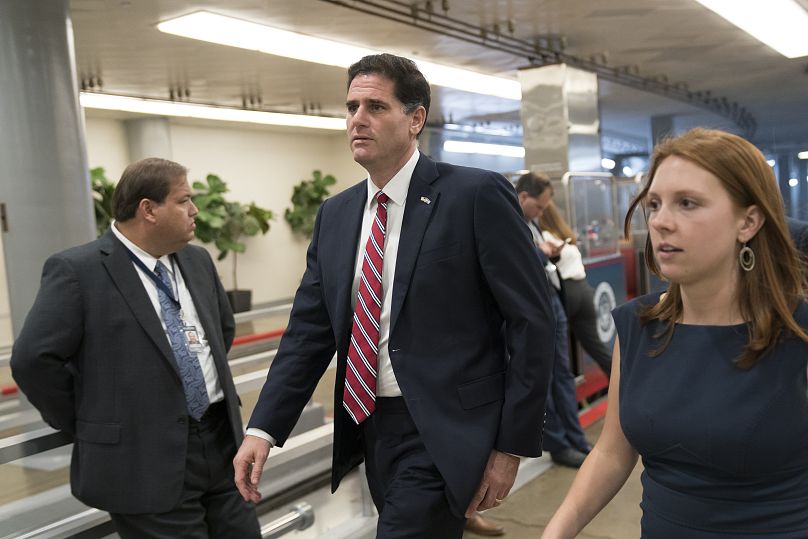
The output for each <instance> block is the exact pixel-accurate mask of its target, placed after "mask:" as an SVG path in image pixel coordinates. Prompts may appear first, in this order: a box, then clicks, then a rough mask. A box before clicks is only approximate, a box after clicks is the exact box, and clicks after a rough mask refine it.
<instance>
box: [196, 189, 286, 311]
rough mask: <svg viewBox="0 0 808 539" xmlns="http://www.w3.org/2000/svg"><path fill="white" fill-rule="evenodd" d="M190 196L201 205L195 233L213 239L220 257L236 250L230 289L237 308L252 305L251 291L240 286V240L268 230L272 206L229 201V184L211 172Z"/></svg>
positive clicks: (244, 309)
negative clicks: (226, 195)
mask: <svg viewBox="0 0 808 539" xmlns="http://www.w3.org/2000/svg"><path fill="white" fill-rule="evenodd" d="M193 188H194V193H193V195H192V197H191V199H192V200H193V203H194V205H195V206H196V207H197V208H199V214H197V216H196V237H197V238H199V240H200V241H202V242H204V243H213V244H214V245H215V246H216V248H217V249H218V250H219V256H218V258H217V259H218V260H223V259H224V258H225V257H226V256H227V255H228V253H233V290H230V291H228V292H227V295H228V298H229V299H230V304H231V306H232V307H233V311H234V312H242V311H249V310H250V309H251V308H252V291H251V290H240V289H239V287H238V280H237V277H238V254H239V253H243V252H244V251H246V249H247V245H246V244H245V243H243V242H242V241H241V239H242V237H243V236H255V235H256V234H258V233H259V232H260V233H261V234H266V233H267V232H268V231H269V221H270V220H271V219H273V218H274V215H273V214H272V212H271V211H270V210H267V209H265V208H261V207H259V206H257V205H256V204H255V203H254V202H251V203H250V204H242V203H241V202H233V201H229V200H227V199H226V198H225V196H224V194H225V193H227V191H228V188H227V184H226V183H225V182H224V181H223V180H222V179H221V178H220V177H219V176H217V175H215V174H208V176H207V178H205V182H200V181H196V182H194V183H193Z"/></svg>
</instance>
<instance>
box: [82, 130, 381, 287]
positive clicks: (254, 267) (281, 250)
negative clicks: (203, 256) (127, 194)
mask: <svg viewBox="0 0 808 539" xmlns="http://www.w3.org/2000/svg"><path fill="white" fill-rule="evenodd" d="M86 126H87V127H86V130H87V153H88V162H89V165H90V167H97V166H103V167H104V168H105V169H106V171H107V176H108V177H109V178H110V179H112V180H113V181H116V180H117V179H118V178H119V177H120V174H121V172H122V171H123V169H124V167H125V166H126V164H127V163H128V156H127V152H128V151H127V140H126V130H125V128H124V125H123V122H122V121H119V120H113V119H108V118H103V117H93V115H92V114H90V115H88V117H87V121H86ZM170 132H171V145H172V151H173V156H172V159H173V160H175V161H177V162H179V163H181V164H183V165H185V166H186V167H188V168H189V169H190V173H189V179H190V180H191V181H194V180H198V179H203V178H204V177H205V176H206V175H207V174H208V173H215V174H218V175H219V176H221V178H222V179H223V180H225V181H226V182H227V184H228V186H229V187H230V191H231V193H230V194H231V196H232V197H233V199H235V200H238V201H241V202H245V203H248V202H252V201H254V202H255V203H256V204H258V205H259V206H263V207H265V208H268V209H270V210H272V211H273V212H274V213H275V214H276V218H275V220H274V221H273V222H272V226H271V229H270V231H269V232H268V233H267V234H266V235H265V236H256V237H253V238H248V239H247V240H246V243H247V252H246V253H245V254H243V255H240V256H239V260H238V284H239V288H249V289H252V290H253V301H254V302H265V301H272V300H277V299H284V298H289V297H291V296H292V295H293V294H294V291H295V289H296V288H297V285H298V284H299V282H300V277H301V275H302V274H303V270H304V268H305V253H306V247H307V245H308V240H304V239H301V238H299V237H297V236H294V235H293V234H292V232H291V230H290V228H289V226H288V225H287V224H286V221H285V220H284V219H283V212H284V209H285V208H286V207H288V206H290V205H291V203H290V201H289V199H290V197H291V195H292V188H293V186H294V185H295V184H297V183H298V182H300V180H302V179H308V178H310V177H311V172H312V171H313V170H314V169H320V170H322V171H323V173H327V174H333V175H334V176H335V177H336V178H337V181H338V184H337V186H336V187H335V188H333V189H332V194H334V193H337V192H339V191H341V190H342V189H344V188H346V187H349V186H351V185H353V184H354V183H356V182H357V181H359V180H361V179H362V178H363V177H364V174H365V173H364V171H363V170H362V169H361V167H359V166H358V165H357V164H356V163H354V161H353V159H351V155H350V152H349V151H348V147H347V142H346V138H345V134H344V133H342V132H340V133H337V134H332V133H323V132H319V131H316V132H315V131H313V130H309V131H304V130H289V129H282V128H264V127H253V126H245V127H240V126H237V125H230V124H212V123H191V122H188V121H184V122H175V121H173V120H172V121H171V123H170ZM211 254H212V255H213V256H214V258H215V257H216V254H217V253H216V251H215V250H213V249H211ZM231 256H232V255H228V257H227V258H225V259H224V260H223V261H221V262H217V266H218V268H219V274H220V275H221V277H222V282H223V283H224V285H225V288H231V287H232V277H231V274H232V265H231V264H232V261H231V260H230V257H231Z"/></svg>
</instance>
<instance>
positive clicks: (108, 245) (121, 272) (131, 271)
mask: <svg viewBox="0 0 808 539" xmlns="http://www.w3.org/2000/svg"><path fill="white" fill-rule="evenodd" d="M100 245H101V252H102V254H104V255H106V256H105V257H104V259H103V264H104V267H105V268H106V270H107V272H108V273H109V276H110V278H111V279H112V281H113V282H114V283H115V286H116V287H117V288H118V290H119V291H120V293H121V295H122V296H123V299H124V301H126V303H127V304H128V305H129V309H131V311H132V315H134V317H135V320H137V322H138V323H139V324H140V325H141V327H142V328H143V330H144V331H145V332H146V334H147V335H148V336H149V338H150V339H151V340H152V341H153V342H154V344H155V345H156V346H157V348H159V349H160V352H162V353H163V356H165V358H166V360H167V361H168V362H169V363H170V364H171V367H172V368H173V369H174V371H175V372H176V373H177V376H179V370H178V369H177V363H176V360H175V359H174V354H173V352H172V351H171V346H170V345H169V344H168V339H166V333H165V331H163V326H162V324H161V323H160V319H159V318H158V315H157V313H156V312H155V310H154V306H153V305H152V303H151V300H149V296H148V294H147V293H146V290H144V288H143V282H142V281H141V280H140V276H139V275H138V274H137V272H138V270H137V269H135V267H134V265H133V264H132V261H131V260H130V259H129V255H128V254H127V249H126V247H124V245H123V244H122V243H121V242H120V241H118V239H117V238H116V237H115V235H114V234H113V233H112V231H111V230H108V231H107V232H106V233H105V234H104V236H102V237H101V239H100Z"/></svg>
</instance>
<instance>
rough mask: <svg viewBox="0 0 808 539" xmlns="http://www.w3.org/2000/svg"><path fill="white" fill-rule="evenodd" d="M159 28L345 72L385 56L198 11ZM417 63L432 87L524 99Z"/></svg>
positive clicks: (476, 77)
mask: <svg viewBox="0 0 808 539" xmlns="http://www.w3.org/2000/svg"><path fill="white" fill-rule="evenodd" d="M157 29H158V30H160V31H161V32H165V33H167V34H173V35H176V36H182V37H187V38H191V39H198V40H201V41H208V42H210V43H218V44H219V45H227V46H230V47H238V48H241V49H248V50H254V51H259V52H263V53H266V54H273V55H275V56H283V57H286V58H294V59H296V60H302V61H304V62H314V63H317V64H325V65H331V66H337V67H344V68H347V67H349V66H350V65H351V64H353V63H354V62H356V61H358V60H359V59H360V58H362V57H363V56H367V55H369V54H378V53H380V52H383V51H377V50H372V49H367V48H363V47H357V46H354V45H348V44H345V43H339V42H337V41H331V40H328V39H322V38H319V37H313V36H307V35H303V34H298V33H296V32H289V31H287V30H280V29H278V28H272V27H271V26H265V25H263V24H257V23H254V22H249V21H244V20H240V19H234V18H232V17H225V16H224V15H217V14H216V13H211V12H209V11H197V12H196V13H191V14H190V15H184V16H182V17H179V18H176V19H171V20H169V21H165V22H161V23H159V24H158V25H157ZM412 60H413V61H414V62H415V63H417V64H418V68H419V69H420V70H421V72H422V73H423V74H424V76H425V77H426V78H427V80H428V81H429V82H430V83H431V84H435V85H438V86H445V87H447V88H455V89H457V90H463V91H466V92H474V93H478V94H484V95H492V96H497V97H503V98H505V99H514V100H517V101H519V100H520V99H521V98H522V89H521V86H520V85H519V82H517V81H515V80H513V79H506V78H502V77H495V76H492V75H484V74H482V73H477V72H476V71H469V70H467V69H459V68H456V67H449V66H444V65H439V64H434V63H432V62H427V61H424V60H418V59H416V58H412Z"/></svg>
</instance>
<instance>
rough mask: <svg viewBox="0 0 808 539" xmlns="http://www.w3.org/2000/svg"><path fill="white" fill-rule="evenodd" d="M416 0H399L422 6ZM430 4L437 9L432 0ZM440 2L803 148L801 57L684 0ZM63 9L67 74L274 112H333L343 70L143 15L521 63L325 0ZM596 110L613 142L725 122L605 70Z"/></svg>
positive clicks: (506, 117) (490, 108)
mask: <svg viewBox="0 0 808 539" xmlns="http://www.w3.org/2000/svg"><path fill="white" fill-rule="evenodd" d="M425 1H426V0H420V1H415V0H407V2H406V3H407V4H417V5H418V7H424V6H425ZM343 3H345V4H348V5H353V6H357V5H358V6H360V7H361V5H362V4H365V2H362V1H361V0H348V1H346V2H343ZM367 3H372V2H367ZM388 3H389V2H388ZM400 3H404V2H400ZM433 4H434V5H435V6H436V7H435V9H436V10H439V9H440V6H441V1H440V0H435V1H434V2H433ZM448 7H449V10H448V12H446V14H447V15H448V16H450V17H452V18H453V19H456V20H460V21H463V22H465V23H468V24H469V25H471V26H473V27H483V28H486V29H489V30H492V29H493V28H494V25H495V24H498V25H499V26H500V28H503V29H504V28H506V27H507V24H508V21H512V24H513V34H512V36H513V37H515V38H518V39H522V40H533V39H534V38H536V37H537V36H555V37H561V36H563V38H564V41H565V43H566V47H565V49H564V53H566V54H570V55H573V56H576V57H579V58H590V57H593V56H594V57H595V58H599V59H600V61H601V62H603V61H605V62H606V63H607V64H608V66H612V67H618V66H636V67H635V68H634V69H636V70H637V72H638V74H639V75H641V76H643V77H648V78H654V77H666V78H667V80H668V81H670V82H671V83H674V82H677V83H685V84H686V85H687V87H688V88H689V89H690V90H693V91H708V90H709V91H710V92H711V95H712V96H714V97H719V98H720V97H725V98H726V99H727V100H728V101H729V102H737V103H738V105H739V106H743V107H745V108H746V109H747V110H748V111H749V113H750V114H751V115H752V116H753V117H754V119H755V120H756V122H757V129H756V131H755V133H754V141H755V142H756V143H758V144H759V145H761V146H763V147H765V148H767V149H768V150H769V151H778V150H791V149H806V148H808V91H806V90H808V57H805V58H802V59H799V58H797V59H791V60H789V59H786V58H785V57H783V56H781V55H780V54H779V53H777V52H775V51H773V50H771V49H769V48H768V47H766V46H765V45H763V44H761V43H759V42H758V41H756V40H755V39H753V38H752V37H750V36H748V35H747V34H746V33H744V32H743V31H741V30H739V29H737V28H736V27H734V26H732V25H731V24H730V23H728V22H726V21H725V20H724V19H722V18H720V17H719V16H718V15H715V14H714V13H712V12H710V11H708V10H706V9H705V8H703V7H702V6H701V5H700V4H698V3H696V2H695V1H694V0H643V1H642V2H638V1H637V0H600V1H591V0H448ZM70 9H71V16H72V21H73V29H74V34H75V44H76V57H77V67H78V72H79V76H80V78H82V79H84V80H85V84H91V83H93V82H95V81H98V80H99V79H100V81H101V84H102V87H103V91H105V92H109V93H122V94H128V95H139V96H150V97H159V98H167V97H169V94H170V92H171V91H172V90H173V91H176V90H177V89H180V90H181V91H182V94H183V95H184V94H185V93H186V90H187V92H188V93H189V94H190V96H189V97H188V99H189V100H191V101H196V102H205V103H216V104H222V105H235V106H241V105H242V103H243V102H244V101H246V102H247V103H249V102H250V100H251V99H252V100H253V101H254V102H255V103H256V105H254V106H256V107H257V106H259V105H258V104H257V103H258V101H259V100H260V106H261V107H263V108H265V109H267V110H273V111H280V112H295V113H300V112H303V111H304V110H305V111H307V112H312V111H313V112H315V113H318V114H320V113H322V114H324V115H334V116H341V115H343V114H344V96H345V70H344V69H342V68H335V67H327V66H322V65H317V64H312V63H306V62H301V61H297V60H290V59H286V58H281V57H275V56H270V55H266V54H262V53H258V52H253V51H248V50H241V49H235V48H230V47H224V46H221V45H214V44H209V43H204V42H200V41H194V40H190V39H186V38H181V37H175V36H171V35H167V34H163V33H161V32H159V31H158V30H157V29H156V27H155V25H156V23H158V22H160V21H162V20H166V19H169V18H173V17H177V16H180V15H184V14H188V13H192V12H194V11H198V10H203V9H204V10H209V11H214V12H217V13H221V14H224V15H231V16H234V17H238V18H241V19H246V20H250V21H253V22H258V23H262V24H267V25H270V26H275V27H278V28H282V29H286V30H292V31H296V32H300V33H304V34H310V35H315V36H318V37H324V38H330V39H334V40H336V41H342V42H346V43H351V44H356V45H360V46H364V47H368V48H374V49H379V50H387V51H390V52H396V53H400V54H406V55H410V56H415V57H422V58H425V59H429V60H431V61H434V62H436V63H444V64H447V65H453V66H458V67H463V68H468V69H471V70H475V71H479V72H483V73H488V74H496V75H500V76H506V77H512V78H515V77H516V71H517V69H519V68H521V67H526V66H527V65H528V59H527V58H526V57H523V56H520V55H515V54H510V53H507V52H501V51H497V50H493V49H492V48H489V47H486V46H481V45H478V44H473V43H468V42H466V41H462V40H460V39H458V38H457V37H451V36H447V35H440V34H437V33H432V32H429V31H426V30H424V29H420V28H415V27H413V26H410V25H408V24H404V23H401V22H395V21H391V20H388V19H385V18H382V17H379V16H376V15H369V14H365V13H360V12H359V11H357V10H355V9H350V8H349V7H344V6H340V5H335V4H334V3H333V2H331V1H329V0H227V1H225V0H219V1H218V2H217V1H212V0H201V1H190V0H71V2H70ZM436 13H442V11H436ZM502 31H503V32H504V31H506V30H502ZM489 42H490V43H494V44H495V43H496V38H491V39H490V40H489ZM96 89H97V88H96ZM433 102H434V105H433V110H432V111H431V112H430V122H431V123H440V122H441V121H444V120H448V119H449V118H451V119H452V121H453V122H454V123H464V124H474V123H478V122H484V121H493V122H499V123H501V124H503V125H509V124H510V125H514V126H515V125H516V124H518V120H519V115H518V106H519V104H518V102H515V101H509V100H505V99H499V98H494V97H486V96H481V95H477V94H472V93H465V92H461V91H457V90H447V89H442V88H433ZM600 112H601V120H602V130H603V133H604V135H605V138H607V139H609V140H610V141H612V143H614V144H615V145H617V146H620V145H621V144H623V145H624V146H625V147H632V146H643V145H645V144H647V140H648V139H649V137H650V118H651V116H653V115H660V114H665V115H667V114H670V115H673V116H674V117H675V120H674V122H675V124H674V125H677V126H679V125H682V126H690V125H697V124H704V125H708V126H717V127H726V128H731V127H732V125H733V124H732V122H731V121H729V120H728V119H726V118H723V117H721V116H718V115H716V114H714V113H712V112H708V111H706V110H704V109H701V108H698V107H696V106H693V105H692V104H687V103H684V102H680V101H676V100H673V99H671V98H668V97H662V96H659V95H655V94H652V93H648V92H644V91H640V90H637V89H633V88H628V87H626V86H623V85H620V84H617V83H614V82H609V81H605V80H604V81H601V84H600ZM604 145H605V146H608V143H604Z"/></svg>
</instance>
